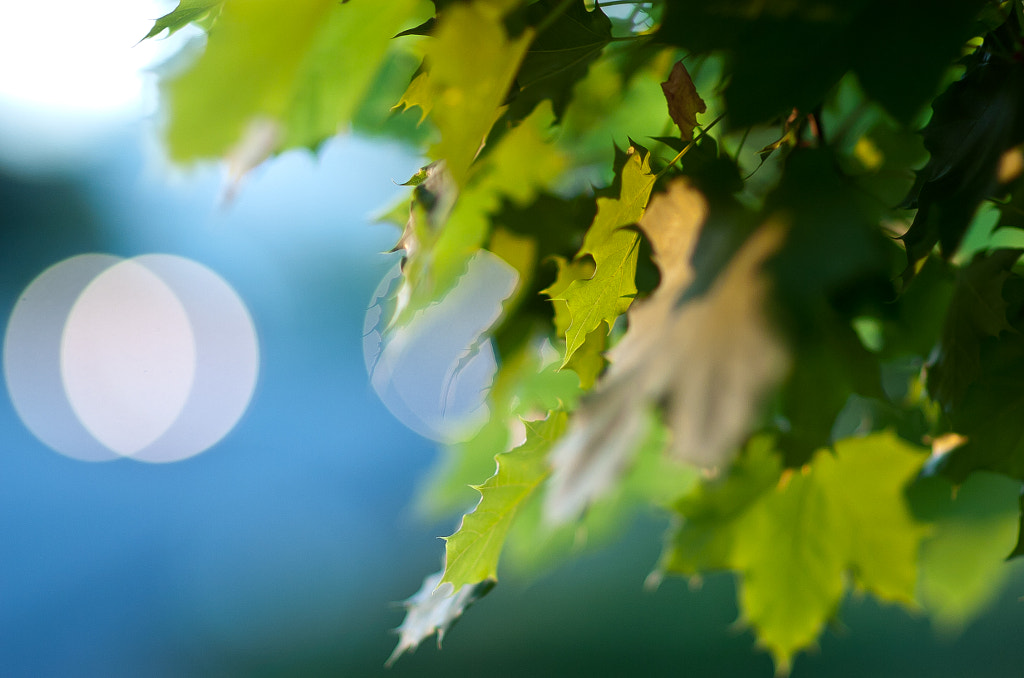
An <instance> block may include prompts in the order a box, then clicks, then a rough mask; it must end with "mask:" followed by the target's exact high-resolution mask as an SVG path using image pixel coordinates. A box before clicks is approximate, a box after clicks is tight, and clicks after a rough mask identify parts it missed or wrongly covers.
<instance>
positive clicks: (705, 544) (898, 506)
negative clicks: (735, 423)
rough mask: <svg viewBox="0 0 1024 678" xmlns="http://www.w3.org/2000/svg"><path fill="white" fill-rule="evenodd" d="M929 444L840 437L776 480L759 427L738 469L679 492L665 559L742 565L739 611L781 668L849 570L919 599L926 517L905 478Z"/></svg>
mask: <svg viewBox="0 0 1024 678" xmlns="http://www.w3.org/2000/svg"><path fill="white" fill-rule="evenodd" d="M922 452H923V450H920V449H918V448H915V447H913V446H911V445H908V444H907V443H905V442H903V441H902V440H899V439H898V438H896V437H895V436H894V435H892V434H891V433H879V434H874V435H871V436H868V437H865V438H853V439H848V440H842V441H839V442H838V443H837V444H836V447H835V453H834V454H833V453H832V452H830V451H828V450H821V451H819V452H818V453H817V454H816V455H815V456H814V459H813V460H812V462H811V464H810V465H809V466H808V467H806V468H805V469H803V470H801V471H798V472H789V473H787V474H786V475H783V476H782V479H781V482H778V483H777V484H776V483H775V479H776V478H778V477H779V470H778V469H779V462H778V460H777V459H775V458H774V455H772V454H771V453H770V451H769V449H768V445H767V441H766V440H764V439H755V441H754V442H752V443H751V446H750V449H749V450H748V452H747V455H745V456H744V457H741V458H740V460H739V461H738V462H737V465H736V466H735V467H734V469H733V472H732V473H730V474H728V475H726V476H724V477H722V478H720V479H718V480H711V481H706V482H705V483H704V484H703V485H701V486H700V487H699V488H698V489H697V490H695V492H694V493H693V494H691V495H690V496H689V497H687V498H684V499H683V500H682V501H680V502H679V503H677V504H676V509H677V510H678V511H679V512H680V514H681V516H682V522H681V524H680V526H679V527H678V528H677V530H676V532H675V533H674V535H673V536H672V539H671V541H670V542H669V543H668V546H667V552H666V555H665V556H664V558H663V564H662V567H663V568H664V569H665V570H666V571H667V572H669V573H677V574H687V575H693V574H697V573H698V572H700V571H706V570H714V569H733V570H736V572H737V574H738V576H739V577H740V581H741V588H740V594H739V597H740V605H741V619H742V620H743V621H744V622H746V623H748V624H750V625H751V626H752V627H753V628H754V631H755V633H756V635H757V638H758V643H759V644H760V645H762V646H764V647H765V648H766V649H768V650H769V651H770V652H771V654H772V657H773V658H774V660H775V664H776V668H777V670H779V671H781V672H786V671H788V669H789V666H790V663H791V661H792V657H793V655H794V654H795V653H796V652H798V651H800V650H803V649H806V648H807V647H809V646H811V645H812V644H813V643H814V642H815V640H816V639H817V637H818V635H819V634H820V633H821V631H822V629H823V628H824V625H825V623H826V622H827V621H828V620H829V619H830V618H831V617H833V616H834V615H835V614H836V613H837V611H838V608H839V605H840V603H841V601H842V597H843V592H844V589H845V587H846V584H845V578H844V575H845V574H846V573H847V572H849V573H851V574H852V575H853V577H854V580H855V581H856V583H857V584H858V586H859V587H862V588H864V589H865V590H867V591H869V592H871V593H873V594H874V595H876V596H878V597H879V598H881V599H883V600H887V601H894V602H900V603H903V604H907V605H910V604H913V602H914V590H915V586H916V582H917V553H918V548H919V546H920V543H921V540H922V539H923V538H924V536H925V534H926V533H927V528H926V527H925V526H924V525H922V524H920V523H919V522H918V521H916V520H915V519H914V518H913V516H912V515H911V514H910V512H909V509H908V505H907V501H906V498H905V497H904V489H905V488H906V486H907V485H908V484H909V483H910V482H911V480H912V479H913V478H914V477H915V476H916V474H917V472H918V470H919V469H920V466H921V463H922V461H923V460H924V455H923V454H922ZM691 516H692V522H691ZM797 573H798V574H797Z"/></svg>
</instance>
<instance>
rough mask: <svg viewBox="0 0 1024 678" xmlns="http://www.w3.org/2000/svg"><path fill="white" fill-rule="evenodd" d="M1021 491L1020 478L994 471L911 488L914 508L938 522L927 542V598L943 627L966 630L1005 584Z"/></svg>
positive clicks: (931, 480)
mask: <svg viewBox="0 0 1024 678" xmlns="http://www.w3.org/2000/svg"><path fill="white" fill-rule="evenodd" d="M1019 495H1020V483H1019V482H1015V481H1013V480H1011V479H1009V478H1003V477H1000V476H996V475H993V474H988V473H977V474H974V475H972V476H971V477H970V478H968V479H967V480H966V481H965V482H964V483H963V484H962V485H959V486H956V487H954V486H953V485H951V484H950V482H949V481H948V480H945V479H943V478H926V479H924V480H922V481H920V482H918V483H915V484H914V485H913V486H912V487H911V491H910V495H909V497H910V502H911V505H912V506H913V508H914V512H915V513H916V514H917V515H918V516H920V517H921V518H922V519H924V520H928V521H929V522H930V523H931V526H932V531H931V534H930V535H929V536H928V538H927V539H926V540H925V542H924V544H923V545H922V547H921V578H920V592H921V602H922V604H923V605H924V607H925V609H926V610H927V611H928V613H929V615H930V616H931V618H932V619H933V620H934V621H935V623H936V624H937V625H938V627H939V628H940V629H942V630H945V631H947V632H953V633H956V632H959V631H961V630H963V628H964V627H965V626H966V625H967V624H969V623H970V622H971V621H973V620H974V619H975V618H977V616H978V615H980V614H981V613H982V612H984V611H985V609H986V608H987V607H988V606H989V605H991V604H992V603H993V602H994V601H995V599H996V596H997V595H998V594H999V592H1000V591H1001V590H1002V589H1003V587H1004V586H1005V584H1006V582H1007V579H1008V576H1009V574H1010V573H1011V568H1010V567H1008V565H1007V563H1006V556H1007V554H1008V553H1010V550H1011V549H1012V548H1013V544H1014V540H1015V539H1016V537H1017V532H1018V524H1019V517H1018V513H1019V511H1018V501H1017V499H1018V496H1019Z"/></svg>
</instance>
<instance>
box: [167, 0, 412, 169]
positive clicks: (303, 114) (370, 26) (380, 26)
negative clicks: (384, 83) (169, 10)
mask: <svg viewBox="0 0 1024 678" xmlns="http://www.w3.org/2000/svg"><path fill="white" fill-rule="evenodd" d="M417 6H418V2H417V1H416V0H397V2H396V3H393V4H392V5H390V6H389V11H387V12H381V11H380V8H379V7H378V6H377V5H376V4H375V3H373V2H371V1H369V0H351V1H350V2H347V3H344V4H339V3H338V2H336V0H311V1H310V2H303V3H301V4H294V3H290V2H285V1H284V0H267V1H266V2H244V1H241V0H226V1H225V2H224V5H223V8H222V10H221V13H220V15H219V16H218V19H217V30H216V31H213V32H212V33H211V35H210V37H209V40H208V43H207V46H206V50H205V52H204V53H203V54H202V55H201V56H200V57H199V59H198V60H197V61H196V62H195V63H194V64H193V65H192V67H191V68H189V69H188V70H187V71H185V72H184V73H182V74H181V75H180V76H177V77H175V78H174V79H172V80H171V81H169V82H166V83H165V84H164V88H163V94H164V96H165V98H166V99H167V101H168V105H169V108H170V111H169V118H170V122H169V125H168V128H167V144H168V149H169V151H170V154H171V156H172V158H173V159H174V160H178V161H186V160H196V159H200V158H218V157H223V156H224V155H225V154H226V153H228V151H229V150H230V149H232V148H235V147H236V146H237V145H238V144H239V143H240V141H241V140H242V138H243V135H244V133H245V131H246V129H247V128H248V127H249V126H250V124H251V123H252V121H253V120H261V119H268V120H272V121H274V122H275V123H277V124H278V125H280V127H281V133H280V137H279V142H278V143H277V145H276V147H275V148H274V150H275V151H280V150H283V149H285V148H292V147H296V146H298V147H314V146H316V145H317V144H319V143H320V142H321V141H323V140H324V139H326V138H327V137H329V136H332V135H334V134H337V133H338V132H339V131H342V129H343V126H344V125H346V124H347V123H348V121H349V119H350V118H351V116H352V114H353V113H354V112H355V110H356V107H357V106H358V105H359V102H360V100H361V99H362V98H363V96H364V95H365V94H366V91H367V89H368V88H369V87H370V85H371V83H372V82H373V78H374V75H375V74H376V72H377V70H378V68H380V65H381V63H382V62H383V59H384V56H385V53H386V52H387V49H388V46H389V45H390V43H391V36H393V35H394V34H395V33H397V32H398V31H399V30H400V28H401V27H402V25H403V24H404V23H405V22H407V21H408V20H409V18H410V17H411V16H412V13H413V11H414V10H415V9H416V8H417Z"/></svg>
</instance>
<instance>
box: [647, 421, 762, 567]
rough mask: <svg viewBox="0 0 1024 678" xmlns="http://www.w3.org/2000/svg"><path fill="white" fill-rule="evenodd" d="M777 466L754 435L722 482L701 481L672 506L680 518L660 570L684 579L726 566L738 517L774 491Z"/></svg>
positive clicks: (735, 536)
mask: <svg viewBox="0 0 1024 678" xmlns="http://www.w3.org/2000/svg"><path fill="white" fill-rule="evenodd" d="M781 473H782V464H781V463H780V462H779V458H778V456H777V455H776V454H775V453H774V448H773V441H772V439H771V438H770V437H768V436H764V435H762V436H756V437H754V438H753V439H752V440H751V441H750V442H749V443H748V444H747V447H746V449H745V450H744V452H743V454H741V455H740V457H739V458H738V459H737V460H736V462H735V463H734V464H733V465H732V467H731V468H730V469H729V471H728V473H726V474H724V475H723V476H722V477H721V478H719V479H715V480H711V481H705V482H703V483H701V484H699V485H698V486H697V487H696V488H694V490H693V491H692V492H691V493H690V494H688V495H686V496H685V497H683V498H681V499H680V500H679V501H678V502H677V503H676V504H675V505H674V509H675V511H676V513H678V514H679V515H680V516H682V522H681V524H680V525H679V526H678V527H677V528H676V529H675V530H674V531H673V533H672V535H671V539H670V541H669V543H668V544H667V546H666V549H665V552H664V553H663V554H662V561H661V565H660V569H662V570H664V571H665V572H668V573H670V574H682V575H689V576H696V575H699V574H700V573H701V572H708V571H712V570H724V569H728V568H729V567H730V566H731V558H732V553H733V549H734V544H735V542H736V540H737V539H738V534H737V527H738V526H739V525H740V524H741V523H740V520H741V518H742V517H743V516H744V515H745V514H746V513H747V511H749V510H750V509H751V507H752V506H754V505H755V504H756V503H757V502H758V501H760V500H761V498H762V497H763V496H764V495H765V494H766V493H768V492H769V491H770V490H771V489H772V488H774V487H775V486H776V485H777V484H778V482H779V477H780V475H781Z"/></svg>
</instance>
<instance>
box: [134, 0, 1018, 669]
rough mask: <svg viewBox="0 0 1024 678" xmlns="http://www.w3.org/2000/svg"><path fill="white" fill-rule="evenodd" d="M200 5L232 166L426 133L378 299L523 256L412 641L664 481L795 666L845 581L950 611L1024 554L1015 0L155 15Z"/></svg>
mask: <svg viewBox="0 0 1024 678" xmlns="http://www.w3.org/2000/svg"><path fill="white" fill-rule="evenodd" d="M190 22H200V25H202V27H203V28H205V29H206V30H207V31H208V44H207V47H206V49H205V51H204V52H203V53H202V54H201V55H200V56H199V57H198V58H197V59H196V60H195V62H194V63H193V64H192V65H191V66H190V67H189V68H188V69H186V70H184V71H183V72H181V73H179V74H176V75H173V76H169V77H168V78H166V79H165V81H164V83H163V85H162V87H163V94H164V100H165V105H166V108H167V112H168V115H167V120H168V123H167V127H166V132H165V133H166V144H167V147H168V149H169V152H170V155H171V157H172V158H174V159H175V160H178V161H195V160H200V159H204V158H221V159H225V160H227V161H228V162H229V163H230V164H231V166H232V167H233V171H234V176H235V179H236V180H237V179H238V178H240V177H241V176H242V175H244V173H245V172H246V171H248V170H249V169H251V168H252V167H253V166H254V165H256V164H258V163H259V162H262V161H263V160H264V159H265V158H267V157H269V156H272V155H274V154H277V153H282V152H285V151H288V150H289V149H293V148H310V149H315V148H316V147H317V146H318V145H319V144H320V143H321V142H322V141H324V140H325V139H326V138H328V137H330V136H332V135H334V134H338V133H343V132H346V131H348V130H350V129H355V130H356V131H360V132H363V133H366V134H384V135H388V136H390V137H393V138H397V139H401V140H403V141H404V142H406V143H409V144H413V145H415V147H416V148H418V149H419V150H420V151H421V152H422V153H423V155H424V156H425V163H424V168H423V169H422V170H421V172H420V173H418V174H417V175H416V176H415V177H413V178H412V179H411V180H410V181H409V184H408V185H409V196H408V199H407V200H406V201H404V202H403V204H402V205H401V206H399V207H398V208H397V209H396V211H395V212H393V220H394V221H395V222H396V223H397V225H398V226H399V227H400V228H401V229H402V233H401V236H400V237H399V239H398V242H397V244H396V248H395V249H396V251H401V253H402V261H403V265H402V280H401V282H400V284H398V285H396V286H395V290H394V298H393V302H394V303H393V304H391V307H392V315H391V317H389V318H388V319H387V322H385V323H384V325H383V326H385V327H389V328H394V327H400V326H402V325H403V324H405V323H408V322H409V320H410V318H412V317H413V316H414V315H415V314H416V313H417V312H418V311H420V310H422V309H424V308H426V307H428V306H430V305H431V304H433V303H435V302H437V301H438V300H440V299H442V298H443V297H444V296H445V295H446V294H447V293H448V292H449V291H450V290H451V289H452V288H454V287H455V286H457V285H459V282H460V279H461V278H462V277H463V275H464V273H465V271H466V268H467V266H468V262H470V261H471V260H472V258H473V257H474V256H476V255H477V254H478V253H479V252H480V250H487V251H489V252H490V253H492V254H493V255H496V256H497V257H500V258H501V259H502V260H504V261H505V262H506V263H508V264H509V266H511V267H512V268H513V269H515V272H516V274H517V276H518V282H517V286H516V290H515V292H514V293H513V294H512V296H511V297H510V298H508V299H507V300H506V301H505V303H504V306H503V312H502V314H501V317H500V318H496V319H495V320H494V322H493V324H492V326H491V328H490V331H489V336H490V337H491V339H492V340H493V341H494V343H495V345H496V346H497V351H498V353H499V355H500V364H499V368H498V372H497V375H496V376H495V379H494V383H493V385H492V387H491V390H490V392H489V395H488V409H489V413H490V414H489V419H488V420H487V421H486V422H485V423H484V424H483V425H482V426H481V427H480V428H478V429H477V430H475V431H473V432H471V433H470V434H468V435H467V437H465V438H464V439H463V440H461V441H457V442H454V443H451V444H449V445H447V446H446V450H445V452H446V453H445V455H444V462H443V463H442V465H441V466H440V467H439V469H438V470H437V472H436V473H435V474H433V476H432V479H431V482H430V484H429V486H428V487H427V489H426V490H425V491H424V493H423V496H422V497H421V502H420V503H421V506H422V507H423V508H424V510H428V511H433V512H435V513H440V514H446V513H450V512H452V511H454V510H462V511H465V510H466V509H467V508H469V510H468V512H466V513H465V515H464V516H463V518H462V520H461V522H460V525H459V528H458V529H457V530H456V531H455V532H454V533H453V534H451V535H450V536H449V537H448V538H447V539H446V542H445V551H446V559H445V568H444V570H443V571H442V572H440V573H437V574H436V575H433V576H432V577H430V578H428V579H427V581H426V582H425V583H424V587H423V589H421V591H420V592H419V593H417V594H416V595H415V596H414V597H413V598H411V599H410V600H409V601H408V602H407V607H408V608H409V609H408V612H407V616H406V620H405V622H404V623H403V624H402V626H401V627H400V641H399V645H398V647H397V648H396V651H395V654H394V655H393V657H392V661H393V660H394V659H397V657H398V656H399V655H401V654H402V653H403V652H405V651H407V650H412V649H414V648H415V647H416V646H417V645H418V644H419V642H420V641H422V640H423V639H424V638H426V637H427V636H429V635H431V634H433V633H435V632H436V633H438V635H441V634H443V633H444V632H445V631H446V630H447V629H448V628H449V627H450V626H451V624H452V623H453V622H454V621H455V620H456V619H457V618H459V617H460V616H461V615H462V613H463V612H464V610H465V609H466V608H467V607H468V606H469V604H470V603H472V602H473V601H475V600H476V599H477V598H479V597H480V596H481V595H483V593H485V592H486V591H488V590H490V588H491V587H492V586H493V584H494V582H496V581H497V578H498V572H499V565H500V564H501V563H505V562H507V561H509V560H511V561H512V562H514V563H515V562H517V563H519V564H520V566H521V567H527V566H530V565H537V564H546V563H549V562H550V561H551V559H552V558H553V557H555V556H564V555H566V554H568V553H570V552H572V551H573V550H574V549H577V548H578V547H579V545H580V541H581V540H580V535H586V536H587V540H589V541H590V542H594V541H599V540H601V539H611V538H613V537H614V536H615V535H616V534H617V533H620V532H621V531H622V530H624V529H625V528H626V526H627V525H628V520H629V519H630V516H632V515H634V514H635V512H636V511H638V510H640V511H655V512H659V513H661V514H663V515H666V516H668V517H669V518H670V521H671V527H670V528H669V533H668V536H667V538H666V543H665V550H664V554H663V556H662V559H661V561H660V562H659V563H657V564H655V567H656V570H655V572H656V574H657V576H659V577H660V576H664V575H681V576H686V577H691V578H693V577H699V576H700V575H701V574H702V573H705V572H710V571H715V570H728V571H732V572H734V573H735V576H736V577H737V579H738V581H739V588H738V590H739V607H740V610H741V620H740V621H741V622H742V623H744V624H747V625H749V626H750V627H751V628H752V629H753V630H754V632H755V635H756V637H757V641H758V643H759V645H760V646H762V647H764V648H765V649H766V650H767V651H768V652H770V653H771V655H772V657H773V659H774V660H775V663H776V666H777V667H778V669H779V670H780V671H787V670H789V668H790V667H791V666H792V665H793V661H794V658H795V657H797V655H798V653H799V652H800V651H802V650H804V649H806V648H808V647H811V646H813V645H814V644H815V642H816V641H817V638H818V637H819V636H820V634H821V633H822V630H823V628H824V626H825V625H826V623H828V622H829V621H831V620H833V619H834V618H835V617H836V616H837V615H838V614H839V611H840V608H841V605H842V601H843V598H844V594H845V592H846V591H847V590H848V589H850V588H851V587H852V588H854V589H856V590H860V591H866V592H868V593H870V594H872V595H874V596H876V597H878V598H879V599H881V600H883V601H887V602H893V603H898V604H901V605H904V606H906V607H908V608H910V609H915V610H917V609H924V610H925V611H926V612H929V613H931V614H933V615H934V618H935V619H936V622H937V623H938V624H940V625H942V626H944V627H947V628H952V627H958V626H962V625H964V624H966V623H968V622H969V621H970V619H971V618H972V617H973V616H974V615H976V614H977V613H978V612H979V611H980V610H981V609H983V607H984V605H985V604H986V603H987V602H988V601H989V600H991V598H992V596H994V595H996V594H997V593H998V587H997V586H995V585H993V584H991V582H994V581H998V580H999V577H1000V576H1001V575H1000V574H999V573H1001V572H1002V571H1003V570H1002V569H1001V568H1002V565H1001V561H1002V559H1003V558H1004V557H1006V556H1008V555H1010V554H1011V551H1012V552H1013V555H1019V554H1020V553H1021V552H1024V548H1022V547H1021V546H1019V545H1018V546H1017V547H1016V548H1015V549H1014V547H1013V539H1012V538H1011V537H1014V536H1016V532H1017V531H1018V530H1017V528H1018V525H1019V506H1018V502H1017V499H1016V495H1017V493H1018V492H1019V489H1020V483H1021V481H1024V396H1022V393H1024V389H1022V388H1021V385H1022V384H1024V269H1022V268H1021V266H1020V264H1019V259H1020V255H1021V253H1022V252H1024V234H1021V229H1022V228H1024V7H1022V4H1021V2H1020V0H1010V1H1001V2H1000V1H996V0H938V2H933V3H931V4H930V5H929V6H928V7H927V8H924V7H922V6H921V5H920V3H915V2H912V1H911V0H895V1H893V0H886V1H885V2H882V1H881V0H853V1H850V0H843V1H840V0H722V1H717V2H692V1H689V0H672V1H669V0H652V1H647V2H639V1H638V2H632V3H622V2H617V3H609V4H607V5H601V4H598V3H589V2H585V0H534V1H530V0H434V1H433V2H426V0H396V1H395V2H391V3H389V5H388V9H387V10H386V11H384V10H382V9H381V8H380V6H379V4H375V3H372V2H370V0H348V1H347V2H342V3H338V2H335V1H333V0H332V1H329V2H328V1H326V0H323V1H321V0H317V1H312V0H311V1H310V2H305V3H301V6H300V5H294V4H291V3H285V2H284V0H266V1H264V2H260V3H251V2H244V1H242V0H223V1H221V2H189V1H186V0H183V1H182V2H181V3H180V4H179V6H178V8H177V9H176V10H174V11H173V12H172V13H170V14H169V15H167V16H165V17H162V18H161V19H159V20H158V21H157V22H156V23H155V25H154V27H153V30H152V31H150V33H149V35H147V36H146V37H154V36H157V35H159V34H160V33H162V32H163V31H165V30H166V31H170V32H173V31H175V30H178V29H179V28H181V27H182V26H184V25H186V24H188V23H190ZM383 180H386V178H385V179H383ZM993 474H995V475H993ZM979 488H981V489H979ZM967 523H969V524H970V525H972V528H971V529H970V530H964V529H963V525H964V524H967ZM1020 543H1024V540H1022V541H1021V542H1020ZM950 554H953V555H950ZM951 559H952V560H956V561H957V562H959V563H961V564H962V567H954V566H951V565H950V562H949V561H950V560H951ZM656 578H657V577H656ZM984 582H988V584H986V583H984Z"/></svg>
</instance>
